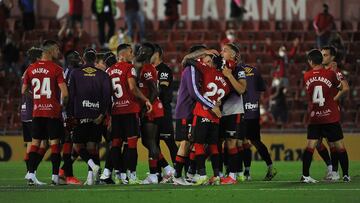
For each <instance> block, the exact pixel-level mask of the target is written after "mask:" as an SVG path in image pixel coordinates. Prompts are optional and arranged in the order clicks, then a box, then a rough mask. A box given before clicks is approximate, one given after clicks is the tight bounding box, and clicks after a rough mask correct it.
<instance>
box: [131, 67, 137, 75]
mask: <svg viewBox="0 0 360 203" xmlns="http://www.w3.org/2000/svg"><path fill="white" fill-rule="evenodd" d="M131 75H132V76H135V77H136V70H135V68H131Z"/></svg>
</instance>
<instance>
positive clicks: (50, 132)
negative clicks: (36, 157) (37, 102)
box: [32, 117, 64, 140]
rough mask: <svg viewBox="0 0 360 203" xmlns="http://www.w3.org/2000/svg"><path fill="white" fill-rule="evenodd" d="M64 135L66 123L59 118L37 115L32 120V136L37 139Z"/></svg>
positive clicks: (57, 137) (51, 138)
mask: <svg viewBox="0 0 360 203" xmlns="http://www.w3.org/2000/svg"><path fill="white" fill-rule="evenodd" d="M63 136H64V125H63V123H62V121H61V120H60V119H58V118H45V117H36V118H33V121H32V137H33V138H34V139H37V140H48V139H50V140H56V139H62V137H63Z"/></svg>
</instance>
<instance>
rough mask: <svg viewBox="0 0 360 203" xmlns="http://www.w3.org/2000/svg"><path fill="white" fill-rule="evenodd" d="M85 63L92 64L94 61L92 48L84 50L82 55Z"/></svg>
mask: <svg viewBox="0 0 360 203" xmlns="http://www.w3.org/2000/svg"><path fill="white" fill-rule="evenodd" d="M83 58H84V61H85V63H89V64H94V63H95V61H96V51H95V49H93V48H86V49H85V52H84V55H83Z"/></svg>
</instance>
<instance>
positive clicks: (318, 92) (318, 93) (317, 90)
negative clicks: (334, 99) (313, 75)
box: [312, 85, 325, 106]
mask: <svg viewBox="0 0 360 203" xmlns="http://www.w3.org/2000/svg"><path fill="white" fill-rule="evenodd" d="M312 101H313V103H314V104H319V106H324V104H325V98H324V95H323V90H322V86H320V85H318V86H315V87H314V92H313V95H312Z"/></svg>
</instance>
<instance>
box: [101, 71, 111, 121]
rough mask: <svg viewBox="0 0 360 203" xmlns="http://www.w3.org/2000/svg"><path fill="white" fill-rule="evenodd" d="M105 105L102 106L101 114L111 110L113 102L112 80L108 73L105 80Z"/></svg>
mask: <svg viewBox="0 0 360 203" xmlns="http://www.w3.org/2000/svg"><path fill="white" fill-rule="evenodd" d="M102 89H103V99H104V101H103V105H102V106H101V109H100V111H101V114H102V115H105V114H106V112H107V111H108V110H109V107H110V103H111V82H110V77H109V76H108V75H107V74H104V81H103V87H102Z"/></svg>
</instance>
